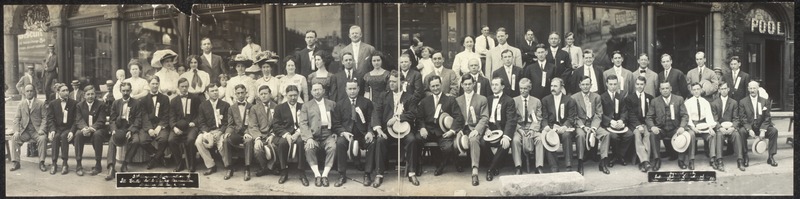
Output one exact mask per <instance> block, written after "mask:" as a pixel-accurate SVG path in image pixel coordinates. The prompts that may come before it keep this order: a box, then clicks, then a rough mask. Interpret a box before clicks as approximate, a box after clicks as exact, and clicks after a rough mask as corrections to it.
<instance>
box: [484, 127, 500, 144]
mask: <svg viewBox="0 0 800 199" xmlns="http://www.w3.org/2000/svg"><path fill="white" fill-rule="evenodd" d="M502 137H503V131H501V130H494V131H492V130H489V129H488V128H487V129H486V133H484V134H483V141H486V142H488V143H491V144H496V143H498V142H500V138H502Z"/></svg>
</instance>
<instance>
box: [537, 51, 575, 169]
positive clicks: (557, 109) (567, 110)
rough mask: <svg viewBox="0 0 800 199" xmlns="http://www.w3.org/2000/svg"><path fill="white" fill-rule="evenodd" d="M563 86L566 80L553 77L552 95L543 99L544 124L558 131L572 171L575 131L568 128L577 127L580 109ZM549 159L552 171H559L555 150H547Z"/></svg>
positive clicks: (567, 164) (568, 166)
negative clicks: (556, 126)
mask: <svg viewBox="0 0 800 199" xmlns="http://www.w3.org/2000/svg"><path fill="white" fill-rule="evenodd" d="M537 51H538V50H537ZM563 87H564V80H562V79H561V78H557V77H556V78H553V80H552V81H551V83H550V95H547V96H546V97H544V98H543V99H542V117H543V118H542V126H543V127H550V128H553V130H554V131H556V133H558V135H559V137H560V139H561V145H562V147H563V150H564V154H565V158H564V161H565V162H566V166H567V171H572V143H573V137H575V132H574V131H568V130H569V128H575V118H577V117H578V115H577V114H578V111H577V109H576V107H575V106H576V105H575V101H574V100H572V98H570V97H569V96H566V95H564V94H563V93H562V92H561V90H562V89H564V88H563ZM555 125H559V126H560V127H561V128H554V127H555ZM543 133H544V132H543ZM547 160H548V162H549V164H550V169H551V171H550V172H558V163H557V162H556V155H555V152H547Z"/></svg>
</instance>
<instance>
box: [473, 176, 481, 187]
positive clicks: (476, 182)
mask: <svg viewBox="0 0 800 199" xmlns="http://www.w3.org/2000/svg"><path fill="white" fill-rule="evenodd" d="M479 184H481V183H480V182H479V181H478V175H472V186H478V185H479Z"/></svg>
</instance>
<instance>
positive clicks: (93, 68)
mask: <svg viewBox="0 0 800 199" xmlns="http://www.w3.org/2000/svg"><path fill="white" fill-rule="evenodd" d="M111 39H112V35H111V26H101V27H95V28H86V29H76V30H73V31H72V58H73V60H72V61H73V62H72V67H73V70H74V72H73V73H72V74H73V75H74V76H73V78H72V79H77V80H81V81H84V80H85V81H86V82H89V83H90V85H97V84H99V83H100V82H101V81H105V80H109V79H111V76H112V75H113V74H114V73H113V72H112V71H111V70H112V68H111V67H109V66H111V54H112V48H111Z"/></svg>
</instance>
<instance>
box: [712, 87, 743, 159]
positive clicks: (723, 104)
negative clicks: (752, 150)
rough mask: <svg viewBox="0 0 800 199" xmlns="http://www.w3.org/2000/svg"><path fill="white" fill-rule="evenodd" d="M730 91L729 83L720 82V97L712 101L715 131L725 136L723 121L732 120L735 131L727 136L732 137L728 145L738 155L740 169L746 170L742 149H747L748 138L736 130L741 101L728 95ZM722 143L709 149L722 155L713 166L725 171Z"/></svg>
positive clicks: (718, 134)
mask: <svg viewBox="0 0 800 199" xmlns="http://www.w3.org/2000/svg"><path fill="white" fill-rule="evenodd" d="M729 91H730V88H728V84H727V83H724V82H723V83H720V84H719V97H718V98H716V99H714V101H713V102H711V110H712V111H713V112H712V113H713V114H714V120H715V121H717V126H715V127H714V132H716V133H717V136H719V137H725V136H726V133H725V132H722V131H721V126H722V125H721V124H722V123H723V122H730V123H731V124H732V128H733V131H732V132H730V134H727V136H729V137H730V139H731V141H730V142H728V146H732V147H730V148H732V149H733V152H734V154H735V156H736V166H737V167H738V168H739V170H741V171H744V170H745V168H744V165H743V164H744V162H743V161H744V156H743V153H742V151H744V150H745V149H746V148H745V147H743V146H745V145H746V142H747V140H744V139H742V138H743V137H744V135H743V134H741V133H740V132H742V131H738V130H736V129H738V128H740V127H739V124H740V122H739V121H740V120H739V103H738V102H737V101H736V100H734V99H733V98H732V97H731V96H730V95H728V93H730V92H729ZM721 139H723V138H720V140H721ZM722 144H723V143H722V142H719V143H718V144H717V148H716V149H710V148H709V150H716V154H717V155H719V157H720V158H717V161H716V162H714V164H713V167H714V168H715V169H716V170H718V171H725V165H724V164H723V162H722V159H723V158H722V157H723V156H724V155H722Z"/></svg>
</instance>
